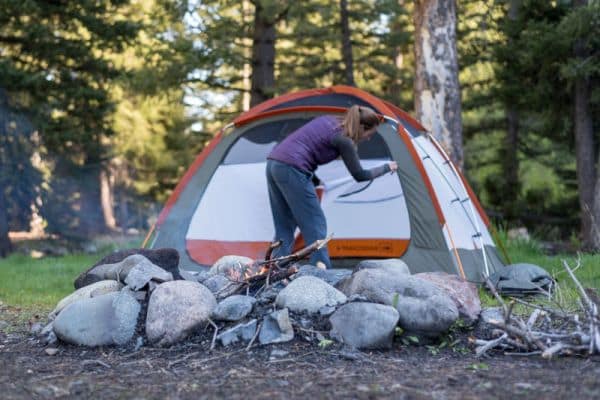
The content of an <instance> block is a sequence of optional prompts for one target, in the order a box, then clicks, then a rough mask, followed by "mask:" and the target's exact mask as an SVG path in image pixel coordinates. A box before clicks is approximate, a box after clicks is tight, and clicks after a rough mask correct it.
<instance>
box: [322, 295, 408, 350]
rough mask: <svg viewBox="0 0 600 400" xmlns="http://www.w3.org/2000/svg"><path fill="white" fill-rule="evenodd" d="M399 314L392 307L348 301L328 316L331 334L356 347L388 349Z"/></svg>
mask: <svg viewBox="0 0 600 400" xmlns="http://www.w3.org/2000/svg"><path fill="white" fill-rule="evenodd" d="M399 317H400V316H399V314H398V311H396V309H395V308H394V307H391V306H386V305H383V304H376V303H348V304H345V305H343V306H341V307H340V308H339V309H338V310H337V311H336V312H335V313H334V314H333V315H332V316H331V317H330V318H329V321H330V322H331V331H330V335H331V337H333V338H334V339H336V340H338V341H339V342H342V343H345V344H347V345H349V346H352V347H355V348H357V349H380V348H390V347H391V345H392V341H393V339H394V330H395V329H396V324H397V323H398V319H399Z"/></svg>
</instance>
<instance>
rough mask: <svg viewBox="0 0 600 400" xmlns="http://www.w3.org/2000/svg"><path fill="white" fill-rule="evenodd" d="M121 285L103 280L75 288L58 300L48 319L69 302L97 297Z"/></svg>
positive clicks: (114, 290) (54, 316) (117, 289)
mask: <svg viewBox="0 0 600 400" xmlns="http://www.w3.org/2000/svg"><path fill="white" fill-rule="evenodd" d="M122 287H123V284H121V283H119V282H117V281H113V280H104V281H98V282H96V283H92V284H91V285H88V286H84V287H82V288H81V289H77V290H76V291H74V292H73V293H71V294H70V295H68V296H67V297H65V298H64V299H62V300H61V301H59V302H58V304H57V305H56V307H54V310H52V311H51V312H50V314H48V318H49V319H51V320H52V319H54V318H56V316H57V315H58V314H59V313H60V312H61V311H62V310H63V309H64V308H65V307H66V306H68V305H69V304H72V303H75V302H76V301H79V300H83V299H89V298H90V297H97V296H101V295H103V294H107V293H111V292H118V291H119V290H121V288H122Z"/></svg>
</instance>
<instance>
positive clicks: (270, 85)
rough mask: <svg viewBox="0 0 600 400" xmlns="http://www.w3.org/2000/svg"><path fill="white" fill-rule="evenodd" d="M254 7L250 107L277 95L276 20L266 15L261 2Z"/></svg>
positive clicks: (255, 3) (255, 2)
mask: <svg viewBox="0 0 600 400" xmlns="http://www.w3.org/2000/svg"><path fill="white" fill-rule="evenodd" d="M254 6H255V11H254V33H253V35H252V85H251V89H250V95H251V97H250V107H254V106H255V105H257V104H259V103H262V102H263V101H265V100H268V99H270V98H272V97H273V95H274V94H275V40H276V38H277V33H276V31H275V23H276V19H275V18H273V17H271V18H269V15H266V14H267V13H266V12H265V11H264V9H263V6H262V5H261V2H260V1H254Z"/></svg>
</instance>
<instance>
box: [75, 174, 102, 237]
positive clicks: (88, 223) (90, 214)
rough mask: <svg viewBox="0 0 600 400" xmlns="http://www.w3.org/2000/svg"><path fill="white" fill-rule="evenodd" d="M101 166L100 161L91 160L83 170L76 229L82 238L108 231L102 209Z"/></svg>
mask: <svg viewBox="0 0 600 400" xmlns="http://www.w3.org/2000/svg"><path fill="white" fill-rule="evenodd" d="M101 168H102V167H101V166H100V165H99V163H97V162H89V163H88V164H87V165H86V166H84V169H83V171H82V178H83V179H82V182H81V185H80V188H79V189H80V200H79V204H78V208H79V210H78V212H77V220H78V221H77V223H78V227H77V229H76V235H77V236H79V237H80V238H81V239H91V238H92V237H94V236H95V235H97V234H101V233H106V232H107V225H106V220H105V218H104V213H103V211H102V194H101V186H102V182H101V177H100V176H101Z"/></svg>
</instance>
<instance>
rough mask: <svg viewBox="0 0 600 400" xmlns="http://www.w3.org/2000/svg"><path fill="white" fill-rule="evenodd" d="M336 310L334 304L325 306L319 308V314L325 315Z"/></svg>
mask: <svg viewBox="0 0 600 400" xmlns="http://www.w3.org/2000/svg"><path fill="white" fill-rule="evenodd" d="M334 312H335V307H333V306H325V307H321V308H319V315H323V316H325V317H326V316H328V315H331V314H333V313H334Z"/></svg>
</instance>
